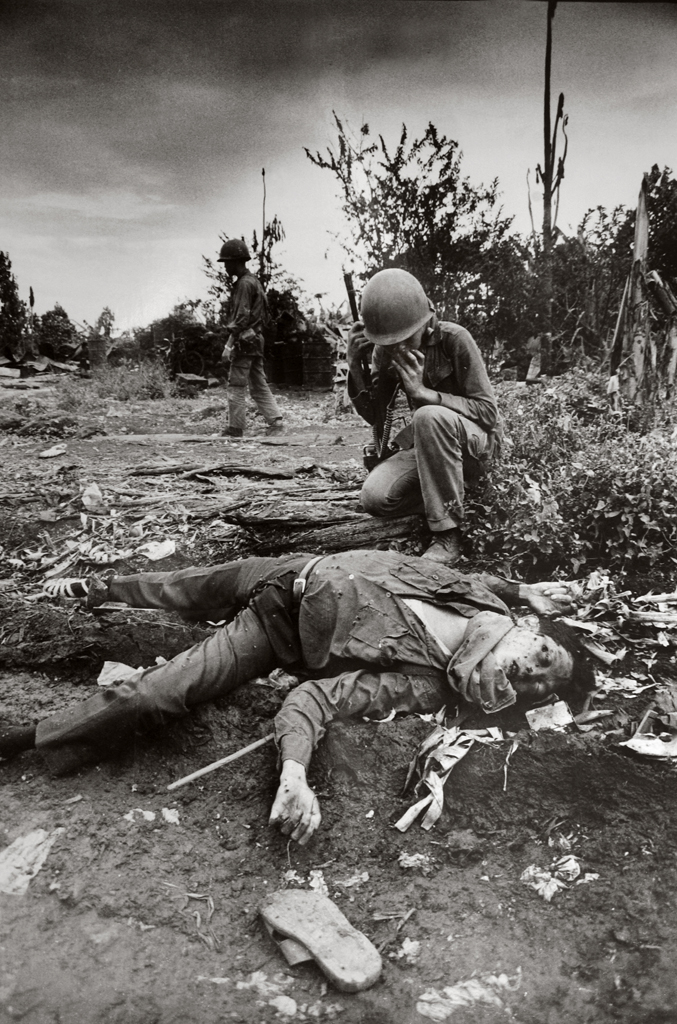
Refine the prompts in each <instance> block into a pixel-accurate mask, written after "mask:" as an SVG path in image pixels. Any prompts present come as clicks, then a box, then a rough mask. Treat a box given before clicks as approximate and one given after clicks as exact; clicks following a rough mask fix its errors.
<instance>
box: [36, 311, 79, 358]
mask: <svg viewBox="0 0 677 1024" xmlns="http://www.w3.org/2000/svg"><path fill="white" fill-rule="evenodd" d="M35 338H36V341H37V346H38V351H39V352H40V353H42V354H43V355H46V356H49V358H50V359H57V360H63V359H69V358H71V356H72V355H73V351H74V349H75V348H76V347H77V345H78V343H79V341H78V332H77V328H76V326H75V324H73V323H72V322H71V320H70V318H69V316H68V313H67V312H66V310H65V309H64V308H63V306H60V305H59V303H58V302H56V303H55V304H54V308H53V309H49V310H47V312H46V313H43V314H42V316H40V317H36V323H35Z"/></svg>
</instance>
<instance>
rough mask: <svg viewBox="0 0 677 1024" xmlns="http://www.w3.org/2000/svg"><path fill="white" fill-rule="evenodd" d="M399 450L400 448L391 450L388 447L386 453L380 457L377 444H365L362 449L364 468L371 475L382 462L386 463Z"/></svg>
mask: <svg viewBox="0 0 677 1024" xmlns="http://www.w3.org/2000/svg"><path fill="white" fill-rule="evenodd" d="M399 450H400V449H399V448H391V447H390V446H388V447H387V448H386V450H385V451H384V453H383V454H382V455H379V454H378V452H377V450H376V445H375V444H365V446H364V448H363V449H362V462H363V463H364V468H365V469H366V471H367V472H368V473H371V471H372V469H375V468H376V467H377V466H378V464H379V463H380V462H385V460H386V459H389V458H390V457H391V455H394V454H395V453H396V452H398V451H399Z"/></svg>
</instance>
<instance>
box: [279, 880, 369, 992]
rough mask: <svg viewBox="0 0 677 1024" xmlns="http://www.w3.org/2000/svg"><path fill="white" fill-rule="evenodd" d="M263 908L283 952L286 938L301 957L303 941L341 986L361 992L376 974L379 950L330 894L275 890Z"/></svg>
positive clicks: (343, 988) (312, 954)
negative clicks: (330, 897) (340, 908)
mask: <svg viewBox="0 0 677 1024" xmlns="http://www.w3.org/2000/svg"><path fill="white" fill-rule="evenodd" d="M259 913H260V914H261V917H262V918H263V920H264V922H265V925H266V927H267V929H268V931H269V933H270V934H271V936H272V938H273V939H274V940H275V941H276V942H278V944H279V945H280V948H281V950H282V952H283V953H285V955H287V953H286V949H285V944H286V945H288V946H289V952H290V953H291V954H292V955H294V956H295V962H296V963H299V962H300V960H301V959H303V951H304V950H303V949H299V947H304V948H305V950H307V953H308V956H307V957H306V958H307V959H313V960H314V961H315V962H316V963H317V965H318V967H319V968H320V970H321V971H323V972H324V974H326V976H327V977H328V978H329V980H330V981H331V982H332V984H334V985H335V986H336V988H338V989H341V991H343V992H360V991H361V990H362V989H365V988H369V987H370V986H371V985H373V984H374V982H376V981H377V980H378V977H379V975H380V973H381V968H382V961H381V955H380V953H379V952H378V950H377V949H376V947H375V946H374V945H372V943H371V942H370V941H369V939H368V938H367V937H366V935H363V934H362V932H359V931H358V930H357V929H356V928H353V926H352V925H351V923H350V921H349V920H348V919H347V917H345V916H344V915H343V914H342V913H341V911H340V910H339V908H338V907H337V906H336V904H335V903H333V902H332V901H331V900H330V899H329V897H328V896H322V895H321V894H320V893H317V892H308V891H307V890H305V889H285V890H283V891H281V892H274V893H271V895H270V896H269V897H268V899H267V900H265V902H264V903H263V904H262V905H261V907H260V908H259ZM289 940H291V942H289Z"/></svg>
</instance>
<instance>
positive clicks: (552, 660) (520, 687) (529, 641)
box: [493, 626, 574, 700]
mask: <svg viewBox="0 0 677 1024" xmlns="http://www.w3.org/2000/svg"><path fill="white" fill-rule="evenodd" d="M493 654H494V657H495V658H496V661H497V663H498V665H499V666H500V668H502V669H503V671H504V672H505V674H506V675H507V677H508V679H509V680H510V682H511V683H512V685H513V687H514V688H515V690H516V692H517V695H518V696H519V697H526V698H527V699H529V700H541V699H542V698H543V697H547V696H548V695H549V694H551V693H554V692H555V691H556V690H557V688H558V686H562V685H565V684H568V683H570V682H571V676H572V672H573V667H574V662H573V658H572V656H571V655H570V654H569V652H568V651H566V650H565V649H564V648H563V647H560V645H559V644H558V643H556V641H555V640H553V639H552V637H549V636H543V635H542V634H541V633H537V632H536V631H535V630H533V629H526V628H525V627H523V626H515V628H514V629H511V630H510V632H509V633H506V635H505V636H504V637H503V639H502V640H500V641H499V642H498V643H497V644H496V646H495V647H494V650H493Z"/></svg>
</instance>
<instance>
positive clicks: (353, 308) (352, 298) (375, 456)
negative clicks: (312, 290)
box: [343, 273, 400, 472]
mask: <svg viewBox="0 0 677 1024" xmlns="http://www.w3.org/2000/svg"><path fill="white" fill-rule="evenodd" d="M343 281H344V284H345V286H346V292H347V293H348V302H349V304H350V312H351V313H352V317H353V322H355V321H356V320H359V319H360V314H359V311H358V308H357V297H356V295H355V288H354V286H353V275H352V274H346V273H344V275H343ZM362 374H363V376H364V382H365V385H366V387H367V388H368V389H370V388H371V384H372V379H371V365H370V362H369V357H368V356H367V355H366V354H365V353H363V354H362ZM399 387H400V386H399V383H398V384H397V386H396V387H395V390H394V391H393V393H392V396H391V398H390V400H389V402H388V404H387V406H386V413H385V419H384V422H383V433H382V434H381V437H380V438H379V430H378V424H377V423H374V424H372V428H371V430H372V435H373V438H374V442H373V444H368V445H365V446H364V450H363V453H362V458H363V462H364V465H365V468H366V469H367V470H368V471H369V472H371V471H372V469H373V468H374V466H377V465H378V463H379V462H382V461H383V460H384V459H387V458H388V456H389V455H394V450H392V451H391V450H390V448H389V447H388V442H389V441H390V431H391V429H392V425H393V416H394V413H395V399H396V397H397V393H398V391H399Z"/></svg>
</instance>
